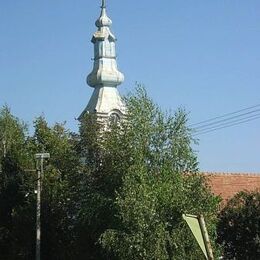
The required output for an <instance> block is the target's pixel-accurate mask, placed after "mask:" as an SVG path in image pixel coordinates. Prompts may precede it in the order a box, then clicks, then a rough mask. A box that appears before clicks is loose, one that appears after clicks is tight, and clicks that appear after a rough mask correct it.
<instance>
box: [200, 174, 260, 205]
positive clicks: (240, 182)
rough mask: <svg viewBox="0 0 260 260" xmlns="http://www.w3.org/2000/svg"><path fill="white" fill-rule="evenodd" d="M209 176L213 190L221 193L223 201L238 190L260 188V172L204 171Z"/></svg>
mask: <svg viewBox="0 0 260 260" xmlns="http://www.w3.org/2000/svg"><path fill="white" fill-rule="evenodd" d="M203 174H205V175H206V176H207V177H208V184H209V185H210V187H211V189H212V192H213V193H214V194H216V195H220V196H221V197H222V198H223V202H225V201H227V200H228V199H230V198H232V197H233V196H234V195H235V194H236V193H237V192H239V191H243V190H247V191H253V190H256V189H259V190H260V174H245V173H203Z"/></svg>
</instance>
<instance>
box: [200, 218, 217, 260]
mask: <svg viewBox="0 0 260 260" xmlns="http://www.w3.org/2000/svg"><path fill="white" fill-rule="evenodd" d="M199 224H200V228H201V231H202V236H203V240H204V244H205V247H206V251H207V255H208V259H209V260H214V256H213V251H212V247H211V244H210V240H209V234H208V231H207V228H206V224H205V220H204V217H203V216H202V215H200V216H199Z"/></svg>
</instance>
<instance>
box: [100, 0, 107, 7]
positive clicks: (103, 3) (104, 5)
mask: <svg viewBox="0 0 260 260" xmlns="http://www.w3.org/2000/svg"><path fill="white" fill-rule="evenodd" d="M101 8H106V0H102V5H101Z"/></svg>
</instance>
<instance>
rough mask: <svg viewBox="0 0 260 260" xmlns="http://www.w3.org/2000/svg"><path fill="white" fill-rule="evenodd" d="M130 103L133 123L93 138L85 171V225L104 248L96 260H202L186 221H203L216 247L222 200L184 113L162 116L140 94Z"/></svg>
mask: <svg viewBox="0 0 260 260" xmlns="http://www.w3.org/2000/svg"><path fill="white" fill-rule="evenodd" d="M126 103H127V110H128V115H127V120H125V121H123V122H121V123H120V124H112V125H111V126H110V129H109V131H105V132H102V133H101V135H100V138H95V144H97V143H98V144H99V153H98V155H96V157H95V158H96V159H97V160H96V162H97V163H96V167H95V168H92V167H87V168H86V173H87V176H88V178H87V179H86V182H85V184H84V185H85V190H84V191H85V196H84V197H85V199H84V203H83V204H82V210H81V218H82V223H85V227H87V228H86V233H88V238H89V240H88V241H92V244H93V245H94V244H95V243H97V241H99V243H100V244H101V246H102V248H103V252H102V255H99V257H98V258H95V259H203V255H202V253H201V252H200V250H199V248H198V246H197V244H196V242H195V241H194V239H193V237H192V235H191V233H190V231H189V230H188V228H187V227H186V225H185V223H184V222H183V221H182V218H181V216H182V213H190V214H204V216H205V217H206V220H207V223H208V228H209V231H210V234H211V237H212V238H213V240H214V238H215V222H216V211H217V205H218V199H217V198H215V197H214V196H213V195H212V194H211V192H210V191H209V189H208V188H207V186H206V184H205V180H204V177H202V176H201V175H199V174H198V162H197V157H196V154H195V153H194V152H193V150H192V148H191V145H192V142H193V139H192V133H191V130H190V129H188V128H187V126H186V123H187V116H186V113H185V111H183V110H178V111H177V112H176V113H175V115H173V116H172V115H170V114H165V113H163V112H162V111H161V110H160V109H159V108H158V106H156V105H155V104H154V103H153V102H152V100H150V99H149V97H148V96H147V93H146V91H145V90H144V88H142V87H139V88H137V93H136V94H135V95H130V96H129V97H128V98H127V99H126ZM82 128H83V129H84V128H86V124H83V125H82ZM81 141H82V140H81ZM82 150H83V151H85V155H86V157H87V156H88V154H89V153H87V152H86V151H87V150H88V149H87V146H84V149H82ZM92 159H93V158H92ZM104 250H105V251H104ZM98 251H99V252H100V251H101V250H100V249H99V250H98ZM93 259H94V258H93Z"/></svg>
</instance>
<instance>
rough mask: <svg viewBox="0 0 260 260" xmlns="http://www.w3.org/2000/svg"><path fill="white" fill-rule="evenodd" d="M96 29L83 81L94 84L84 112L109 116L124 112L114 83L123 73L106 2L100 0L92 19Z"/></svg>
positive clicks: (122, 76)
mask: <svg viewBox="0 0 260 260" xmlns="http://www.w3.org/2000/svg"><path fill="white" fill-rule="evenodd" d="M95 24H96V26H97V28H98V29H97V31H96V32H95V33H94V34H93V37H92V40H91V41H92V43H93V44H94V64H93V69H92V71H91V73H90V74H89V75H88V77H87V84H88V85H89V86H90V87H93V88H94V91H93V94H92V96H91V98H90V100H89V103H88V105H87V107H86V108H85V110H84V111H83V113H82V114H81V116H80V118H82V116H83V115H84V114H85V113H96V114H97V115H98V117H100V118H101V117H102V118H109V117H110V116H111V115H114V116H115V115H116V116H117V117H118V118H121V117H123V116H124V115H125V113H126V111H125V105H124V102H123V101H122V99H121V97H120V94H119V92H118V90H117V86H118V85H120V84H121V83H122V82H123V81H124V75H123V74H122V73H121V72H120V71H119V70H118V67H117V61H116V44H115V43H116V38H115V36H114V35H113V34H112V32H111V31H110V26H111V25H112V20H111V19H110V18H109V17H108V16H107V13H106V3H105V0H102V4H101V13H100V16H99V18H98V19H97V21H96V23H95Z"/></svg>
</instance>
